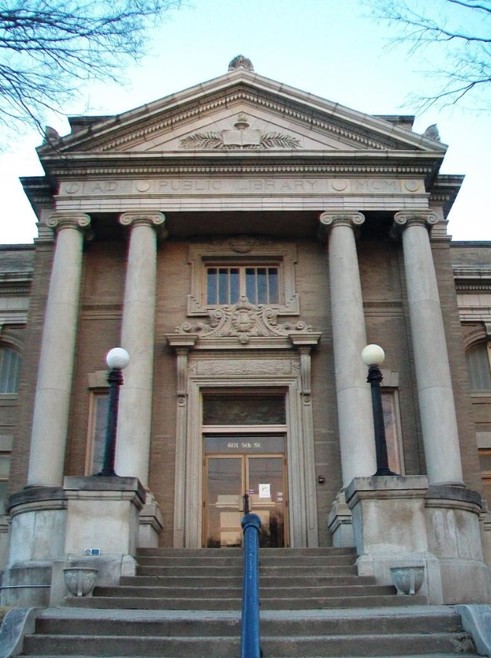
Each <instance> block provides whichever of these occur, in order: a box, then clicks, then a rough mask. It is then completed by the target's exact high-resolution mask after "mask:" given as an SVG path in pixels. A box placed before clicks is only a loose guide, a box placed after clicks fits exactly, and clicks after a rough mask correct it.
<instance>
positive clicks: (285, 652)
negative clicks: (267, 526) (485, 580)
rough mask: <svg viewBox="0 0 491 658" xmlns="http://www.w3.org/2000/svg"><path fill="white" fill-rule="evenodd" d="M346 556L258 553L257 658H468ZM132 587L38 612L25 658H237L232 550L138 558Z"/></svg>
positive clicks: (445, 631) (147, 552)
mask: <svg viewBox="0 0 491 658" xmlns="http://www.w3.org/2000/svg"><path fill="white" fill-rule="evenodd" d="M355 558H356V556H355V554H354V552H353V551H352V550H351V549H325V548H324V549H261V553H260V582H261V638H262V639H261V645H262V648H263V652H264V658H294V657H295V658H315V657H318V658H319V657H325V658H327V657H328V656H344V657H346V658H357V657H361V656H392V657H393V658H395V657H401V658H402V657H404V658H409V657H411V658H412V657H413V656H419V657H423V656H432V658H449V657H450V656H455V655H456V654H464V653H467V654H468V655H476V654H475V653H473V651H474V647H473V643H472V641H471V638H470V637H469V636H468V634H467V633H465V632H464V631H463V630H462V626H461V622H460V617H459V615H458V614H457V613H456V612H455V611H454V610H453V609H452V608H449V607H435V606H427V605H425V603H426V601H425V599H424V597H421V596H412V597H404V596H398V595H396V593H395V590H394V588H392V587H381V586H378V585H376V584H375V583H374V582H373V580H372V579H371V578H366V577H363V578H362V577H359V576H357V575H356V570H355V567H354V561H355ZM138 563H139V567H138V573H137V575H136V576H133V577H127V578H123V579H122V580H121V584H120V586H119V587H97V588H95V590H94V595H93V596H92V597H86V598H69V599H66V607H65V608H60V609H50V610H46V611H44V612H43V613H42V614H41V615H40V617H39V618H38V619H37V622H36V632H35V634H33V635H31V636H28V637H26V639H25V642H24V653H23V655H28V656H31V657H34V656H51V658H56V656H65V658H66V657H67V656H68V657H70V656H71V657H72V658H81V657H82V656H112V657H113V658H118V657H122V656H133V657H134V658H147V657H150V656H160V657H161V658H178V657H181V656H186V657H187V658H204V657H206V658H238V657H239V656H240V606H241V582H242V554H241V551H240V550H236V549H229V550H217V549H203V550H197V551H191V550H183V551H181V550H176V549H143V550H141V551H140V554H139V556H138Z"/></svg>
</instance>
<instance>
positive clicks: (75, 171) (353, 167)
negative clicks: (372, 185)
mask: <svg viewBox="0 0 491 658" xmlns="http://www.w3.org/2000/svg"><path fill="white" fill-rule="evenodd" d="M317 157H318V158H319V159H321V158H320V156H319V154H317ZM324 159H325V158H324ZM288 161H289V162H288V163H286V162H270V163H264V164H263V163H253V164H249V163H243V162H236V163H220V162H208V163H203V164H196V159H195V158H194V162H193V163H183V162H180V163H175V164H172V163H165V162H164V163H163V162H162V161H160V162H159V163H136V162H135V164H129V163H128V160H125V161H124V164H123V163H122V166H120V165H119V163H116V162H115V163H111V164H109V163H107V162H99V163H97V162H94V161H92V160H90V159H87V162H86V164H83V162H81V161H78V162H77V163H74V162H73V161H71V162H70V163H67V162H63V163H62V164H61V165H60V163H56V164H55V165H54V166H53V167H50V173H51V174H52V175H53V176H56V177H58V178H64V179H68V178H72V179H73V178H77V177H80V176H117V175H133V176H158V175H160V176H162V175H165V176H172V175H173V176H182V175H201V176H204V175H208V176H210V175H218V174H224V175H230V174H250V175H263V176H266V175H268V176H271V175H275V174H283V175H284V174H289V175H296V176H299V175H309V176H310V175H321V176H324V175H331V176H347V175H349V174H354V175H356V174H363V175H370V176H388V175H390V176H397V175H410V176H415V177H424V178H426V177H427V176H428V175H430V174H431V173H432V171H433V165H432V164H428V163H416V162H408V163H401V162H395V163H390V162H387V157H386V156H384V162H383V163H377V162H359V161H355V160H348V161H346V162H333V163H323V164H315V163H292V162H291V157H289V158H288ZM77 164H78V165H79V166H77Z"/></svg>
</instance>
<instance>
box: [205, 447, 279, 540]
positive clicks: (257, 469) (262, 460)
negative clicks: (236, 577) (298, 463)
mask: <svg viewBox="0 0 491 658" xmlns="http://www.w3.org/2000/svg"><path fill="white" fill-rule="evenodd" d="M204 479H205V491H204V521H205V522H204V541H203V545H204V546H205V547H209V548H225V547H237V546H241V545H242V528H241V525H240V522H241V519H242V517H243V515H244V512H243V509H244V508H243V504H244V500H243V496H244V494H245V493H247V494H248V496H249V509H250V511H251V512H253V513H254V514H257V515H258V516H259V518H260V519H261V531H260V536H259V539H260V545H261V546H262V547H282V546H286V545H287V544H288V537H287V530H288V528H287V523H286V517H287V515H286V508H287V498H286V464H285V458H284V456H283V455H274V456H273V455H269V454H268V455H256V454H255V455H249V454H237V455H233V456H232V455H231V456H228V455H207V456H206V458H205V478H204Z"/></svg>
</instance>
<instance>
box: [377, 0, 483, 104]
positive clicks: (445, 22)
mask: <svg viewBox="0 0 491 658" xmlns="http://www.w3.org/2000/svg"><path fill="white" fill-rule="evenodd" d="M370 7H371V8H372V10H373V11H372V13H373V14H374V16H375V17H376V18H378V19H379V20H382V21H387V22H388V23H389V24H391V25H393V26H395V27H396V29H397V30H398V31H399V33H400V34H399V35H398V36H396V37H395V38H394V39H393V41H394V42H395V43H399V44H400V43H403V44H405V45H406V46H407V47H408V50H409V53H410V54H411V55H415V54H417V53H419V52H420V51H423V50H424V51H425V53H426V54H427V55H429V56H430V57H431V54H434V53H436V50H435V49H436V48H440V49H441V48H445V51H444V54H445V60H446V62H447V66H446V67H445V68H438V67H435V68H434V69H432V70H430V71H429V72H428V73H429V75H431V76H432V77H434V78H435V79H436V80H438V81H439V85H438V87H437V88H436V91H435V93H434V94H432V95H429V96H423V95H420V96H419V97H418V104H419V109H420V110H425V109H428V108H429V107H430V106H432V105H452V104H456V103H459V102H461V101H462V100H463V99H464V97H465V98H468V100H469V102H471V103H472V104H473V105H474V109H476V104H477V103H479V102H482V101H483V100H484V102H485V103H486V109H487V110H489V109H491V107H490V102H489V100H490V99H489V98H484V97H485V96H486V94H488V93H489V92H490V90H491V0H432V2H426V3H424V4H421V3H420V4H419V5H418V4H417V3H415V2H414V0H371V1H370ZM420 7H423V8H422V9H419V8H420Z"/></svg>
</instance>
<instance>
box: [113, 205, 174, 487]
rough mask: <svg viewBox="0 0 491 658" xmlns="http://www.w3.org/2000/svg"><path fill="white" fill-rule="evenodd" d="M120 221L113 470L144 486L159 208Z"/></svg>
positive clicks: (127, 215) (160, 224)
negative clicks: (119, 365)
mask: <svg viewBox="0 0 491 658" xmlns="http://www.w3.org/2000/svg"><path fill="white" fill-rule="evenodd" d="M119 221H120V223H121V224H123V226H129V227H131V235H130V245H129V251H128V261H127V270H126V284H125V296H124V308H123V322H122V329H121V345H122V347H124V348H125V349H126V350H127V351H128V353H129V355H130V363H129V365H128V367H127V368H126V370H125V371H124V386H122V387H121V393H120V400H119V416H118V435H117V443H116V463H115V470H116V473H118V475H121V476H130V477H137V478H139V480H140V481H141V482H142V483H143V484H144V485H147V484H148V467H149V454H150V437H151V423H152V383H153V354H154V343H155V291H156V276H157V233H156V229H162V228H163V225H164V222H165V216H164V215H163V214H162V213H160V212H127V213H124V214H123V215H121V217H120V220H119Z"/></svg>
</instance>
